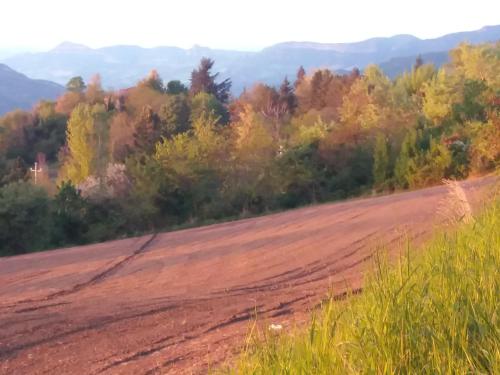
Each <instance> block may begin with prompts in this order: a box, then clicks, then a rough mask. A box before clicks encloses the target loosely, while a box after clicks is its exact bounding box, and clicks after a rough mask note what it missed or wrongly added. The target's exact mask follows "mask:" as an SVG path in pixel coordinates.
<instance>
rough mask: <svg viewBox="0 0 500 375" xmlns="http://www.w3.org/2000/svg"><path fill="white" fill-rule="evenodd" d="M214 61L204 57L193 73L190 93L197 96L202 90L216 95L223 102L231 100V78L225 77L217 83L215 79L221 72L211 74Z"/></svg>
mask: <svg viewBox="0 0 500 375" xmlns="http://www.w3.org/2000/svg"><path fill="white" fill-rule="evenodd" d="M214 63H215V62H214V61H213V60H211V59H208V58H205V57H204V58H202V59H201V62H200V65H199V67H198V69H195V70H193V72H192V73H191V87H190V90H189V92H190V94H191V95H192V96H195V95H196V94H199V93H200V92H205V93H207V94H212V95H214V96H215V97H216V98H217V100H219V101H220V102H222V103H227V101H228V100H229V93H230V92H229V91H230V90H231V80H230V79H229V78H227V79H225V80H224V81H222V82H221V83H216V82H215V80H216V79H217V77H218V76H219V73H215V74H211V73H210V71H211V70H212V67H213V66H214Z"/></svg>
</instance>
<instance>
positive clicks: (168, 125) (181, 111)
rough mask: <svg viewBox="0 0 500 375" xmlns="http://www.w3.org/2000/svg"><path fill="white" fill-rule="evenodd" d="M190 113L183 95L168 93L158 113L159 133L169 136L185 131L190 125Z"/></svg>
mask: <svg viewBox="0 0 500 375" xmlns="http://www.w3.org/2000/svg"><path fill="white" fill-rule="evenodd" d="M190 115H191V108H190V107H189V103H188V100H187V97H186V96H185V95H183V94H179V95H169V96H168V97H167V100H166V103H165V104H164V105H163V106H162V107H161V108H160V112H159V114H158V116H159V120H160V135H161V136H164V137H169V136H172V135H174V134H177V133H182V132H185V131H187V130H188V129H189V126H190V123H189V118H190Z"/></svg>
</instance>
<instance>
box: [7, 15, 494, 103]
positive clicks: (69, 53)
mask: <svg viewBox="0 0 500 375" xmlns="http://www.w3.org/2000/svg"><path fill="white" fill-rule="evenodd" d="M499 39H500V25H499V26H487V27H483V28H482V29H480V30H476V31H469V32H459V33H454V34H448V35H445V36H442V37H439V38H435V39H419V38H417V37H415V36H412V35H396V36H393V37H389V38H372V39H368V40H364V41H361V42H355V43H331V44H327V43H313V42H287V43H280V44H276V45H274V46H271V47H268V48H265V49H263V50H262V51H259V52H240V51H228V50H216V49H210V48H205V47H199V46H195V47H193V48H190V49H182V48H177V47H156V48H141V47H137V46H112V47H105V48H98V49H92V48H89V47H86V46H83V45H79V44H73V43H68V42H65V43H63V44H61V45H59V46H58V47H56V48H55V49H53V50H51V51H48V52H43V53H30V54H23V55H18V56H14V57H10V58H8V59H5V60H4V62H5V63H7V64H8V65H9V66H12V67H13V68H14V69H16V70H18V71H20V72H23V73H24V74H27V75H29V76H30V77H34V78H41V79H49V80H52V81H55V82H58V83H61V84H65V83H66V82H67V81H68V80H69V79H70V78H71V77H73V76H75V75H81V76H82V77H84V79H85V80H88V79H89V78H90V77H91V76H92V75H93V74H95V73H99V74H101V77H102V80H103V83H104V85H105V86H106V87H112V88H123V87H127V86H131V85H133V84H135V83H136V82H137V81H138V80H140V79H141V78H143V77H145V76H146V75H147V74H148V72H149V71H150V70H151V69H157V70H158V72H159V73H160V75H161V76H162V77H163V79H164V80H166V81H168V80H171V79H180V80H182V81H184V82H187V81H188V80H189V75H190V73H191V71H192V69H193V68H194V67H196V65H197V64H198V62H199V60H200V59H201V57H210V58H213V59H215V61H216V65H215V68H216V70H217V71H219V72H221V78H226V77H230V78H231V79H232V80H233V92H234V93H236V94H238V93H239V92H240V91H241V90H242V89H243V88H244V87H248V86H250V85H252V84H253V83H255V82H257V81H261V82H265V83H268V84H278V83H279V82H280V81H281V80H282V79H283V77H284V76H285V75H287V76H288V77H290V78H293V77H294V76H295V73H296V71H297V69H298V67H299V66H300V65H303V66H304V68H305V69H306V70H310V69H315V68H329V69H333V70H335V71H338V72H345V71H347V70H350V69H352V68H353V67H358V68H360V69H362V68H364V67H365V66H366V65H367V64H370V63H376V64H380V65H381V66H382V67H383V69H385V71H386V73H387V74H389V75H391V76H393V75H394V74H396V73H399V72H402V71H404V70H407V69H409V68H411V65H412V64H413V63H414V61H415V57H416V56H417V55H422V56H423V58H424V60H425V61H426V62H434V63H436V64H437V65H440V64H442V63H444V62H445V61H446V58H445V57H444V56H447V53H448V51H449V50H450V49H452V48H454V47H456V46H457V45H458V44H459V43H460V42H464V41H467V42H470V43H482V42H491V41H496V40H499Z"/></svg>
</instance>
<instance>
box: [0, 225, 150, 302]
mask: <svg viewBox="0 0 500 375" xmlns="http://www.w3.org/2000/svg"><path fill="white" fill-rule="evenodd" d="M157 235H158V233H153V234H152V235H151V236H150V237H149V238H148V239H147V240H146V241H145V242H144V243H143V244H142V245H141V246H140V247H139V248H138V249H136V250H135V251H134V252H132V254H130V255H129V256H127V257H125V258H124V259H122V260H120V261H118V262H116V263H115V264H113V265H112V266H110V267H108V268H106V269H105V270H103V271H101V272H100V273H98V274H97V275H95V276H94V277H92V278H91V279H90V280H87V281H85V282H83V283H80V284H76V285H74V286H73V287H71V288H69V289H65V290H64V289H63V290H60V291H58V292H54V293H51V294H48V295H46V296H45V297H43V298H39V299H26V300H21V301H17V302H15V303H14V304H11V305H6V306H0V309H5V308H7V309H8V308H12V307H14V308H15V307H18V306H19V305H21V304H25V303H37V302H47V301H51V300H53V299H56V298H58V297H63V296H68V295H70V294H74V293H77V292H80V291H82V290H83V289H86V288H88V287H90V286H93V285H97V284H99V283H101V282H103V281H104V280H106V279H107V278H109V277H110V276H111V275H113V274H114V273H116V272H117V271H118V270H120V269H122V268H123V267H124V266H125V265H127V264H128V263H130V262H132V261H134V260H135V259H137V258H138V257H139V256H141V255H142V254H143V253H144V252H145V251H146V250H147V249H148V247H149V245H151V243H152V242H153V241H154V240H155V239H156V237H157ZM50 306H51V305H48V306H39V307H34V308H27V309H24V310H25V311H30V310H37V309H43V308H45V307H50ZM18 312H23V311H22V310H18Z"/></svg>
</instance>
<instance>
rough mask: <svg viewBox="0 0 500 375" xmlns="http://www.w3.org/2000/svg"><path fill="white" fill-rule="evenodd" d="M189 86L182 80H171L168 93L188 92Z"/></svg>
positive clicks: (168, 84)
mask: <svg viewBox="0 0 500 375" xmlns="http://www.w3.org/2000/svg"><path fill="white" fill-rule="evenodd" d="M188 91H189V90H188V88H187V87H186V86H185V85H184V84H183V83H182V82H181V81H177V80H174V81H169V82H168V83H167V90H166V92H167V94H169V95H179V94H187V93H188Z"/></svg>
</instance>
